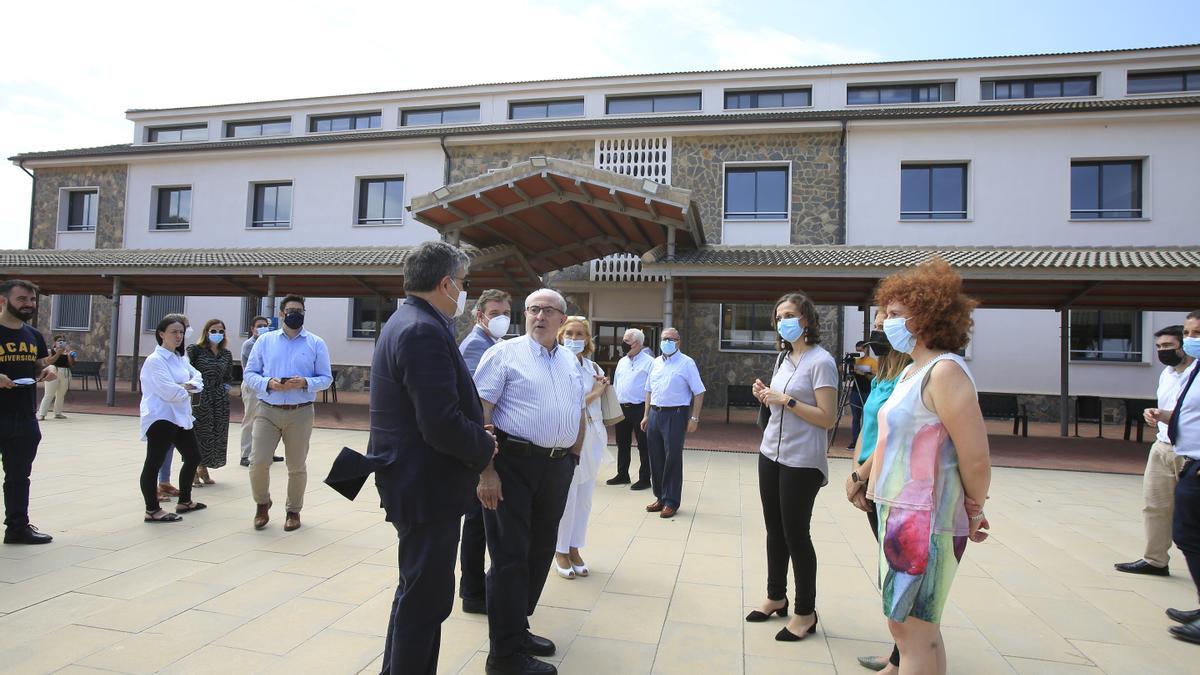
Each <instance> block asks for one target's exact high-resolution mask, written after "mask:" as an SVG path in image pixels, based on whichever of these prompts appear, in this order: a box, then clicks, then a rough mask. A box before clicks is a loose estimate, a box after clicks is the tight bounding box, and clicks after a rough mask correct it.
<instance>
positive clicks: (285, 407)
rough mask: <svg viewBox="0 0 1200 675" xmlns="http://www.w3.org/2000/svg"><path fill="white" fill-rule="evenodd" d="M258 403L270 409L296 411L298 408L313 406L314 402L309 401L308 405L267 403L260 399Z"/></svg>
mask: <svg viewBox="0 0 1200 675" xmlns="http://www.w3.org/2000/svg"><path fill="white" fill-rule="evenodd" d="M258 402H259V403H261V404H263V405H265V406H267V407H269V408H279V409H280V410H295V409H296V408H303V407H305V406H310V405H312V401H308V402H306V403H267V402H266V401H264V400H262V399H261V398H260V399H258Z"/></svg>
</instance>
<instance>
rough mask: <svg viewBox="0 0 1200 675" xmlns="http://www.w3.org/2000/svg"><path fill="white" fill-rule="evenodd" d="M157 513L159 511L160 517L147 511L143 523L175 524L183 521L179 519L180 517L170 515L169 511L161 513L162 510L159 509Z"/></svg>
mask: <svg viewBox="0 0 1200 675" xmlns="http://www.w3.org/2000/svg"><path fill="white" fill-rule="evenodd" d="M158 511H161V512H162V515H161V516H157V517H156V516H155V515H154V514H153V513H150V512H149V511H147V512H146V518H145V519H144V520H145V522H147V523H177V522H179V521H181V520H183V518H181V517H180V516H177V515H175V514H174V513H170V512H169V511H163V510H162V509H159V510H158ZM158 511H156V512H155V513H157V512H158Z"/></svg>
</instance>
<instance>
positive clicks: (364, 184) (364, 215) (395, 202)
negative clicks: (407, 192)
mask: <svg viewBox="0 0 1200 675" xmlns="http://www.w3.org/2000/svg"><path fill="white" fill-rule="evenodd" d="M403 222H404V179H403V178H364V179H362V180H360V181H358V224H359V225H398V224H401V223H403Z"/></svg>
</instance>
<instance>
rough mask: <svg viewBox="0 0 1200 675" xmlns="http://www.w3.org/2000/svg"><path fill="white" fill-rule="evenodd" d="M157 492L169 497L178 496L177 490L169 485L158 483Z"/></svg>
mask: <svg viewBox="0 0 1200 675" xmlns="http://www.w3.org/2000/svg"><path fill="white" fill-rule="evenodd" d="M158 491H159V492H161V493H163V494H165V495H171V496H172V497H177V496H179V488H177V487H175V486H174V485H171V484H170V483H159V484H158Z"/></svg>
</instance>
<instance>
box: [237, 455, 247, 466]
mask: <svg viewBox="0 0 1200 675" xmlns="http://www.w3.org/2000/svg"><path fill="white" fill-rule="evenodd" d="M238 464H241V465H242V466H250V458H249V457H243V458H242V461H240V462H238Z"/></svg>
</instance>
